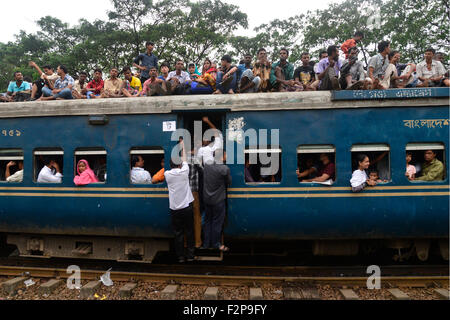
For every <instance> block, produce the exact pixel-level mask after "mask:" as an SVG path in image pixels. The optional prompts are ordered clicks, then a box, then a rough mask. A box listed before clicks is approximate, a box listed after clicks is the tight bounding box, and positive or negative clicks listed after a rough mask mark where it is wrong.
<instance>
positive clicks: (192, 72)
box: [188, 63, 201, 81]
mask: <svg viewBox="0 0 450 320" xmlns="http://www.w3.org/2000/svg"><path fill="white" fill-rule="evenodd" d="M188 71H189V76H190V77H191V80H192V81H194V80H196V79H197V78H198V77H199V76H200V75H201V73H200V72H199V71H198V69H197V66H196V65H195V63H189V65H188Z"/></svg>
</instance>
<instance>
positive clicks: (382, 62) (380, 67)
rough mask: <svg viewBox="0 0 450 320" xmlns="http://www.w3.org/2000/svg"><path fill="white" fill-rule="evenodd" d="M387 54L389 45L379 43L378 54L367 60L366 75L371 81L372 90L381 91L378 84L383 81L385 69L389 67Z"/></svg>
mask: <svg viewBox="0 0 450 320" xmlns="http://www.w3.org/2000/svg"><path fill="white" fill-rule="evenodd" d="M389 52H391V43H390V42H389V41H381V42H380V43H378V54H376V55H375V56H373V57H372V58H370V59H369V65H368V74H369V78H370V79H371V80H372V89H383V87H382V86H380V85H379V82H380V81H381V80H383V77H384V74H385V72H386V69H387V67H388V66H389V57H388V54H389Z"/></svg>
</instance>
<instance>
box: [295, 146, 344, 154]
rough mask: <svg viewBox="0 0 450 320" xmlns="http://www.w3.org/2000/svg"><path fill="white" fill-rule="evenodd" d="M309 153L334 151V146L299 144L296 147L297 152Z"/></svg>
mask: <svg viewBox="0 0 450 320" xmlns="http://www.w3.org/2000/svg"><path fill="white" fill-rule="evenodd" d="M311 153H336V147H335V146H334V145H332V144H312V145H300V146H298V147H297V154H311Z"/></svg>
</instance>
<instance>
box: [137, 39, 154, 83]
mask: <svg viewBox="0 0 450 320" xmlns="http://www.w3.org/2000/svg"><path fill="white" fill-rule="evenodd" d="M154 47H155V43H154V42H152V41H147V42H146V43H145V48H146V52H145V53H141V54H140V55H139V56H137V57H136V59H134V61H133V67H136V68H138V69H139V71H140V81H141V83H144V82H145V81H147V80H148V78H150V67H158V57H157V56H156V55H155V54H154V53H153V49H154ZM138 63H139V64H138Z"/></svg>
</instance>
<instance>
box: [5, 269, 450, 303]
mask: <svg viewBox="0 0 450 320" xmlns="http://www.w3.org/2000/svg"><path fill="white" fill-rule="evenodd" d="M100 266H101V264H100ZM128 266H129V264H128ZM147 268H148V267H147ZM130 269H131V268H128V270H130ZM208 269H209V270H210V272H205V271H206V270H208ZM105 270H106V268H104V269H103V270H98V269H95V270H94V269H85V268H81V274H80V279H81V282H80V287H79V288H78V289H74V290H70V289H69V288H68V287H67V280H66V279H68V278H69V277H71V276H72V273H67V269H66V268H60V267H42V266H39V267H36V266H29V265H28V266H27V265H21V266H12V265H0V282H1V287H2V290H1V291H2V292H1V294H0V299H100V300H102V299H112V300H115V299H163V300H165V299H169V300H174V299H180V300H185V299H196V300H198V299H208V300H216V299H225V300H235V299H244V300H245V299H250V300H260V299H268V300H283V299H288V300H292V299H350V300H357V299H363V300H366V299H383V300H390V299H405V300H406V299H418V300H428V299H433V300H434V299H443V298H446V299H448V292H449V273H448V266H443V265H437V266H436V265H435V266H430V265H424V266H417V265H413V266H384V267H381V270H383V274H382V275H381V278H380V288H379V289H368V288H367V283H368V277H369V276H370V274H365V275H364V272H365V270H366V267H361V266H346V267H339V266H334V267H330V266H326V267H319V266H315V267H308V266H289V267H282V266H281V267H267V266H266V267H248V266H245V267H243V266H220V265H204V266H198V265H182V266H173V265H156V266H152V268H149V269H148V271H146V272H142V271H139V272H136V271H115V270H113V271H111V272H110V278H111V279H112V281H113V282H114V285H113V286H110V287H108V286H105V285H103V284H102V282H100V281H99V279H100V277H101V276H102V275H104V273H105ZM162 270H164V271H162ZM337 274H338V275H337ZM30 280H32V282H30ZM26 281H28V282H26ZM27 283H28V286H27ZM31 283H32V284H31Z"/></svg>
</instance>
